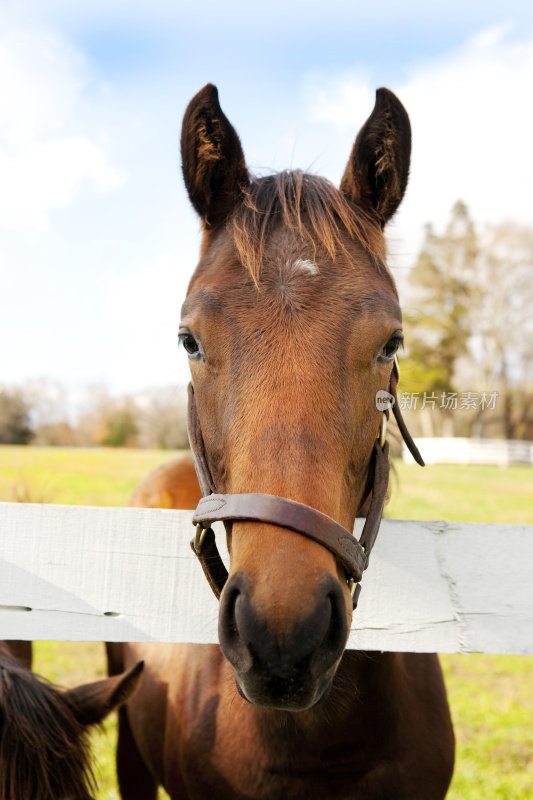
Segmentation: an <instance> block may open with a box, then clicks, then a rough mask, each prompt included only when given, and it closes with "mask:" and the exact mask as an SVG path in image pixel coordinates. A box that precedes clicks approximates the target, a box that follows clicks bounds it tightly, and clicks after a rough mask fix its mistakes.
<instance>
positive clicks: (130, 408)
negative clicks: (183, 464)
mask: <svg viewBox="0 0 533 800" xmlns="http://www.w3.org/2000/svg"><path fill="white" fill-rule="evenodd" d="M186 407H187V399H186V389H185V387H184V386H167V387H159V388H154V389H146V390H145V391H142V392H137V393H135V394H130V395H122V396H120V397H114V396H112V395H111V394H110V393H109V391H108V390H107V389H106V388H105V387H103V386H86V387H84V388H83V389H81V390H76V391H75V392H73V391H72V390H71V391H69V390H67V389H66V388H65V387H64V386H62V385H61V384H60V383H58V382H57V381H51V380H46V379H40V380H36V381H27V382H26V383H25V384H23V385H22V386H17V387H4V388H0V443H1V444H34V445H43V446H61V447H94V446H104V447H143V448H161V449H165V450H170V449H182V448H186V447H188V446H189V444H188V440H187V423H186Z"/></svg>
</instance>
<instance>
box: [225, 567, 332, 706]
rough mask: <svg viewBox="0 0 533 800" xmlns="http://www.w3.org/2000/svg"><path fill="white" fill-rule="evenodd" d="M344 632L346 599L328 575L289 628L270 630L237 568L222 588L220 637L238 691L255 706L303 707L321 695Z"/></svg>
mask: <svg viewBox="0 0 533 800" xmlns="http://www.w3.org/2000/svg"><path fill="white" fill-rule="evenodd" d="M347 633H348V622H347V614H346V603H345V598H344V593H343V589H342V588H341V585H340V583H339V582H338V581H336V580H335V579H334V578H332V577H331V576H327V577H325V578H324V580H323V581H321V583H320V584H319V586H318V587H317V589H316V590H315V593H314V606H313V607H312V609H311V610H310V612H309V613H308V614H307V615H306V616H305V617H304V618H303V619H300V620H297V621H294V622H293V623H292V625H291V628H290V630H286V631H283V632H280V631H274V630H273V626H272V625H270V624H269V622H268V620H267V619H266V618H265V616H264V615H263V614H262V613H261V609H258V608H257V607H256V606H255V605H254V602H253V598H252V595H251V591H250V582H249V581H248V580H247V579H246V576H245V575H244V574H242V573H237V574H235V575H234V576H233V577H231V578H230V579H229V580H228V582H227V584H226V586H225V587H224V591H223V592H222V596H221V601H220V612H219V639H220V645H221V648H222V652H223V653H224V655H225V656H226V658H227V659H228V661H229V662H230V664H231V665H232V667H233V670H234V674H235V680H236V683H237V688H238V690H239V692H240V694H241V695H242V696H243V697H244V698H245V699H246V700H248V701H249V702H251V703H253V704H254V705H259V706H265V707H269V708H276V709H284V710H287V711H303V710H305V709H307V708H310V707H312V706H314V705H315V704H316V703H318V702H319V701H320V700H321V699H322V698H323V697H324V695H325V694H326V692H327V690H328V688H329V686H330V685H331V682H332V680H333V677H334V675H335V672H336V669H337V666H338V663H339V661H340V659H341V656H342V653H343V651H344V647H345V645H346V638H347Z"/></svg>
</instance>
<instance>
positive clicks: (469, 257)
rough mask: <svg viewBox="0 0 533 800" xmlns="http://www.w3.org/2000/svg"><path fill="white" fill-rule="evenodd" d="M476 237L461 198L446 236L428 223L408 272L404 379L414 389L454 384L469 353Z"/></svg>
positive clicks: (443, 388)
mask: <svg viewBox="0 0 533 800" xmlns="http://www.w3.org/2000/svg"><path fill="white" fill-rule="evenodd" d="M477 253H478V243H477V236H476V232H475V229H474V225H473V222H472V220H471V218H470V215H469V212H468V209H467V207H466V205H465V204H464V203H462V202H460V201H459V202H457V203H456V204H455V205H454V207H453V209H452V213H451V218H450V222H449V223H448V225H447V227H446V230H445V232H444V234H443V235H441V236H439V235H438V234H436V233H435V232H434V230H433V227H432V226H431V225H430V224H428V225H427V226H426V232H425V238H424V243H423V246H422V250H421V252H420V254H419V256H418V260H417V263H416V265H415V266H414V268H413V270H412V272H411V275H410V285H411V288H412V293H411V300H412V304H413V307H414V308H416V311H410V310H408V311H407V313H406V314H405V318H406V334H407V335H406V342H407V347H408V350H407V354H406V358H405V359H404V361H403V364H402V366H403V367H404V376H405V383H406V385H408V386H409V388H410V390H412V391H419V392H424V391H425V392H432V391H435V392H439V391H450V390H453V389H454V377H455V373H456V365H457V361H458V359H459V358H461V356H465V355H467V353H468V343H469V339H470V337H471V334H472V326H471V318H470V313H469V310H470V308H471V305H472V303H473V301H474V297H475V295H476V294H477V288H476V285H475V263H476V258H477Z"/></svg>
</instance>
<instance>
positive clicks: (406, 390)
mask: <svg viewBox="0 0 533 800" xmlns="http://www.w3.org/2000/svg"><path fill="white" fill-rule="evenodd" d="M403 289H404V291H402V295H403V296H402V305H403V308H404V322H405V326H404V327H405V342H406V347H405V351H404V353H402V354H401V362H402V379H401V383H400V389H401V392H400V396H399V402H400V403H401V406H402V412H403V414H404V415H406V416H407V417H409V425H410V426H411V427H412V429H413V432H414V433H415V435H419V436H420V435H463V436H482V437H491V436H492V437H504V438H507V439H528V440H533V369H532V368H533V347H532V345H531V342H532V341H533V313H532V309H533V228H531V227H528V226H525V225H519V224H517V223H514V222H503V223H500V224H497V225H495V224H492V225H483V226H476V225H475V224H474V221H473V220H472V217H471V215H470V212H469V210H468V207H467V206H466V205H465V204H464V203H463V202H460V201H459V202H457V203H456V204H455V205H454V207H453V209H452V210H451V214H450V219H449V222H448V224H447V225H446V227H445V229H444V231H443V232H441V233H439V232H437V231H435V229H434V227H433V226H432V225H430V224H428V225H427V226H426V229H425V236H424V242H423V245H422V248H421V250H420V253H419V255H418V258H417V260H416V263H415V264H414V265H413V268H412V269H411V271H410V274H409V280H408V285H407V286H406V287H403ZM79 394H80V393H78V395H79ZM68 395H69V393H68V392H67V390H66V389H65V388H64V387H62V386H61V385H60V384H58V383H56V382H54V381H47V380H40V381H27V382H26V383H25V384H24V385H23V386H19V387H4V388H2V387H0V443H4V444H29V443H33V444H40V445H62V446H94V445H104V446H111V447H128V446H130V447H156V448H168V449H170V448H182V447H187V446H188V443H187V433H186V392H185V387H177V386H171V387H163V388H158V389H150V390H146V391H144V392H139V393H136V394H135V395H128V396H122V397H113V396H111V395H110V394H109V392H108V391H107V390H106V389H105V387H101V386H90V387H86V388H85V389H84V390H83V391H82V392H81V397H80V396H78V397H76V398H74V399H73V398H72V397H70V398H69V396H68Z"/></svg>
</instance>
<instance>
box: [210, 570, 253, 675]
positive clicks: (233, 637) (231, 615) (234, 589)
mask: <svg viewBox="0 0 533 800" xmlns="http://www.w3.org/2000/svg"><path fill="white" fill-rule="evenodd" d="M243 597H245V595H243V587H241V581H240V578H239V576H236V577H235V578H231V579H230V580H229V581H228V583H227V584H226V586H225V587H224V591H223V592H222V595H221V598H220V610H219V616H218V638H219V640H220V646H221V648H222V652H223V653H224V655H225V656H226V658H227V659H228V661H229V662H230V663H231V664H232V665H233V667H234V668H235V669H236V670H238V671H239V672H245V671H246V670H247V669H249V668H250V666H251V664H252V657H251V655H250V653H249V651H248V648H247V647H246V645H245V644H244V642H243V640H242V638H241V635H240V633H239V626H238V622H237V614H236V606H237V602H238V601H239V599H240V600H241V601H242V600H243Z"/></svg>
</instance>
